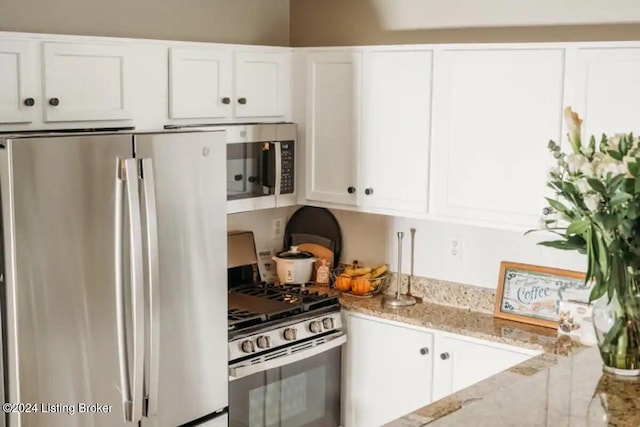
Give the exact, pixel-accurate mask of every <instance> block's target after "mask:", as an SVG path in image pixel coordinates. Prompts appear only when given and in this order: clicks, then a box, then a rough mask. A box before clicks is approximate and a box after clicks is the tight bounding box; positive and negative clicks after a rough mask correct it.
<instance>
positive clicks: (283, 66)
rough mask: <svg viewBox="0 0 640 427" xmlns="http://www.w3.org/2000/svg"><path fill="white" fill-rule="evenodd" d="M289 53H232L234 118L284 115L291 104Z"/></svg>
mask: <svg viewBox="0 0 640 427" xmlns="http://www.w3.org/2000/svg"><path fill="white" fill-rule="evenodd" d="M290 87H291V52H238V53H236V54H235V100H234V101H235V102H234V110H235V116H236V117H277V116H285V115H286V114H287V112H288V110H289V106H290V104H291V90H290Z"/></svg>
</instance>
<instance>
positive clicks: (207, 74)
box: [169, 47, 233, 119]
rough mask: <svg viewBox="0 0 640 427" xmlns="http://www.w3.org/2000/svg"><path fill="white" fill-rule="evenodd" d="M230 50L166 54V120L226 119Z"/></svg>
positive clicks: (229, 108) (178, 50)
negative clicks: (167, 93)
mask: <svg viewBox="0 0 640 427" xmlns="http://www.w3.org/2000/svg"><path fill="white" fill-rule="evenodd" d="M232 96H233V94H232V93H231V51H230V50H229V49H225V48H220V49H203V48H184V47H181V48H178V47H174V48H171V51H170V53H169V99H170V103H169V117H170V118H172V119H188V118H216V119H223V118H226V117H230V116H231V113H232V106H231V101H232Z"/></svg>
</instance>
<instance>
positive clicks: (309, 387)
mask: <svg viewBox="0 0 640 427" xmlns="http://www.w3.org/2000/svg"><path fill="white" fill-rule="evenodd" d="M228 251H229V252H228V253H229V256H228V264H229V268H228V270H227V271H228V284H229V293H228V305H229V309H228V310H229V312H228V321H229V380H230V383H229V425H230V426H250V427H254V426H259V427H272V426H274V427H275V426H278V427H280V426H282V427H302V426H304V427H316V426H318V427H331V426H336V427H337V426H339V425H340V416H341V411H340V389H341V382H340V377H341V360H342V347H343V345H344V344H345V342H346V334H345V332H344V330H343V328H342V322H341V318H340V306H339V303H338V298H337V297H335V296H329V295H326V294H323V293H318V292H313V291H309V290H307V289H304V287H301V286H299V285H286V286H282V285H279V286H275V285H270V284H265V283H262V282H260V281H259V273H258V261H257V256H256V252H255V244H254V241H253V234H252V233H251V232H237V233H230V234H229V235H228Z"/></svg>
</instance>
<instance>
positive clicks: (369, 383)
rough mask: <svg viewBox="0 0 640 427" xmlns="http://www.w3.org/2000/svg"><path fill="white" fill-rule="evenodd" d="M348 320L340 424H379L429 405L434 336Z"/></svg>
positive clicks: (380, 323)
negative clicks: (343, 420) (342, 406)
mask: <svg viewBox="0 0 640 427" xmlns="http://www.w3.org/2000/svg"><path fill="white" fill-rule="evenodd" d="M399 325H400V324H397V323H389V322H387V321H381V320H380V319H375V318H371V317H364V316H362V317H361V316H360V315H349V316H348V323H347V328H348V339H347V354H346V363H345V365H346V366H345V369H346V371H345V372H346V373H347V376H346V399H345V401H344V406H345V412H346V413H345V426H360V427H372V426H381V425H383V424H385V423H387V422H389V421H393V420H394V419H396V418H399V417H401V416H403V415H405V414H407V413H409V412H412V411H414V410H416V409H418V408H420V407H422V406H424V405H426V404H427V403H429V402H431V382H432V381H431V379H432V373H433V363H432V358H433V334H432V333H430V332H425V331H422V330H419V329H414V328H410V327H404V326H399Z"/></svg>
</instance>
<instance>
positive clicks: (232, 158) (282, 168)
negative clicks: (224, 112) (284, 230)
mask: <svg viewBox="0 0 640 427" xmlns="http://www.w3.org/2000/svg"><path fill="white" fill-rule="evenodd" d="M225 130H226V131H227V212H228V213H233V212H242V211H247V210H253V209H265V208H275V207H281V206H291V205H294V204H295V203H296V200H295V199H296V197H295V194H296V185H295V158H296V156H295V150H296V143H295V141H296V126H295V125H294V124H292V123H277V124H276V123H274V124H255V125H237V126H226V127H225Z"/></svg>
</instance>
